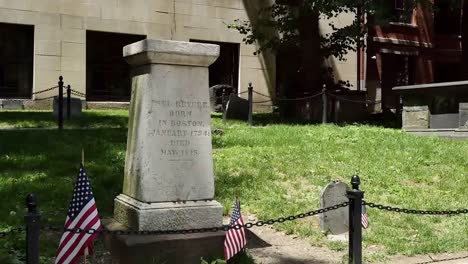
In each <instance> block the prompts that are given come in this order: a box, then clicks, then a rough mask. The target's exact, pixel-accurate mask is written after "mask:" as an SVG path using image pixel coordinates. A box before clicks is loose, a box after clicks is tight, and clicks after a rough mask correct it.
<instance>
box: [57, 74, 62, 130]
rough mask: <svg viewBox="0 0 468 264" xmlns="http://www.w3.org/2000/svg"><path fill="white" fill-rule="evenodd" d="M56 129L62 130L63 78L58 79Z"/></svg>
mask: <svg viewBox="0 0 468 264" xmlns="http://www.w3.org/2000/svg"><path fill="white" fill-rule="evenodd" d="M58 85H59V96H58V128H59V129H63V77H62V76H60V77H59V82H58Z"/></svg>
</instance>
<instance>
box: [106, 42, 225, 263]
mask: <svg viewBox="0 0 468 264" xmlns="http://www.w3.org/2000/svg"><path fill="white" fill-rule="evenodd" d="M123 53H124V57H125V59H126V60H127V62H128V63H129V64H131V65H132V67H133V72H132V97H131V104H130V116H129V126H128V139H127V153H126V158H125V175H124V184H123V192H122V194H120V195H119V196H117V197H116V198H115V207H114V220H113V221H111V222H108V223H107V228H109V229H110V230H117V229H127V228H128V229H131V230H140V231H147V230H182V229H194V228H210V227H218V226H221V225H222V213H223V207H222V206H221V204H220V203H218V202H217V201H215V200H213V198H214V176H213V159H212V146H211V125H210V120H211V119H210V112H211V109H210V100H209V91H208V66H209V65H210V64H212V63H213V62H214V61H215V60H216V59H217V58H218V56H219V46H218V45H211V44H199V43H189V42H180V41H163V40H143V41H140V42H137V43H134V44H131V45H128V46H126V47H124V50H123ZM223 239H224V233H223V232H211V233H204V234H192V235H180V234H179V235H163V236H162V235H160V236H156V235H155V236H120V237H119V236H114V237H112V238H108V239H106V240H107V242H106V243H107V245H108V247H110V248H111V254H112V256H113V261H114V263H149V262H148V257H154V258H157V259H158V260H160V261H163V262H164V261H165V263H166V262H167V263H200V257H207V256H206V254H209V255H213V254H215V255H216V254H218V256H222V253H223V251H222V248H223ZM210 243H211V244H210ZM213 251H214V252H213ZM158 263H159V262H158Z"/></svg>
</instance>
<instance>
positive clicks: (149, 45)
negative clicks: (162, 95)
mask: <svg viewBox="0 0 468 264" xmlns="http://www.w3.org/2000/svg"><path fill="white" fill-rule="evenodd" d="M219 51H220V47H219V45H215V44H205V43H196V42H185V41H173V40H155V39H144V40H141V41H138V42H135V43H133V44H130V45H127V46H125V47H124V48H123V56H124V58H125V59H126V60H127V62H128V63H129V64H131V65H133V66H139V65H144V64H175V65H190V66H202V67H207V66H209V65H211V64H212V63H213V62H215V61H216V59H217V58H218V56H219Z"/></svg>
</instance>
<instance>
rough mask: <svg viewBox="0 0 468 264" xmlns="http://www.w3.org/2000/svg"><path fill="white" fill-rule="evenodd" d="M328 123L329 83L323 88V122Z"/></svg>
mask: <svg viewBox="0 0 468 264" xmlns="http://www.w3.org/2000/svg"><path fill="white" fill-rule="evenodd" d="M326 123H327V85H326V84H324V85H323V88H322V124H326Z"/></svg>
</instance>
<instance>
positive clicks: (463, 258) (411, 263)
mask: <svg viewBox="0 0 468 264" xmlns="http://www.w3.org/2000/svg"><path fill="white" fill-rule="evenodd" d="M380 263H381V264H383V263H392V264H430V263H437V264H467V263H468V252H458V253H443V254H428V255H421V256H414V257H407V256H394V257H391V258H390V259H389V260H386V261H384V262H379V264H380Z"/></svg>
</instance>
